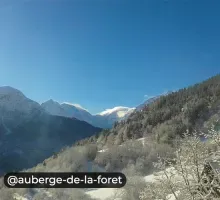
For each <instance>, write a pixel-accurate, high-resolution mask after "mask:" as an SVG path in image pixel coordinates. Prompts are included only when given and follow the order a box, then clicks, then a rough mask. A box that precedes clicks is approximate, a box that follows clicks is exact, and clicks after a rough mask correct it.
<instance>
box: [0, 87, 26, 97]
mask: <svg viewBox="0 0 220 200" xmlns="http://www.w3.org/2000/svg"><path fill="white" fill-rule="evenodd" d="M0 95H1V96H2V95H19V96H22V97H24V94H23V93H22V92H21V91H19V90H17V89H15V88H13V87H10V86H2V87H0Z"/></svg>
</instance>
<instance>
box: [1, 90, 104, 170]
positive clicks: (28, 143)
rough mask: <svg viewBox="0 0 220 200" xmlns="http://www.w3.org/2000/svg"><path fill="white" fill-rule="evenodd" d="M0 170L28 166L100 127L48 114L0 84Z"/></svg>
mask: <svg viewBox="0 0 220 200" xmlns="http://www.w3.org/2000/svg"><path fill="white" fill-rule="evenodd" d="M0 116H1V117H0V171H1V172H7V171H12V170H21V169H23V168H29V167H32V166H34V165H36V164H37V163H39V162H42V161H43V160H44V159H45V158H47V157H49V156H51V155H52V154H53V153H54V152H57V151H59V150H60V149H61V148H63V147H64V146H66V145H72V144H73V143H74V142H75V141H77V140H79V139H82V138H85V137H88V136H92V135H94V134H96V133H98V132H100V131H101V129H100V128H96V127H93V126H92V125H90V124H88V123H86V122H84V121H80V120H78V119H75V118H66V117H62V116H52V115H49V114H48V113H46V112H45V110H44V109H43V108H42V106H41V105H40V104H38V103H37V102H35V101H32V100H30V99H28V98H27V97H26V96H25V95H24V94H22V92H20V91H19V90H16V89H14V88H11V87H8V86H6V87H0Z"/></svg>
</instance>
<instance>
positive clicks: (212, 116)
mask: <svg viewBox="0 0 220 200" xmlns="http://www.w3.org/2000/svg"><path fill="white" fill-rule="evenodd" d="M150 101H152V99H151V100H150ZM219 118H220V75H217V76H214V77H212V78H209V79H208V80H206V81H203V82H201V83H198V84H195V85H192V86H190V87H187V88H183V89H180V90H178V91H175V92H172V93H169V94H167V95H162V96H160V97H158V98H157V99H156V100H155V99H153V102H150V104H148V106H146V107H145V106H144V107H143V108H142V109H141V110H139V111H138V110H137V111H135V112H132V113H131V114H130V115H129V116H128V118H127V119H126V120H123V121H121V122H119V123H117V124H116V126H114V127H113V128H112V129H110V130H103V132H101V133H100V134H99V135H95V136H92V137H90V138H87V139H84V140H82V141H78V142H77V144H80V145H82V144H88V143H91V142H92V143H93V142H95V141H99V143H100V145H104V146H106V145H107V146H109V145H112V144H121V143H123V142H125V141H127V140H130V139H132V138H133V139H138V138H142V137H146V136H152V137H154V138H155V139H156V140H157V141H158V142H160V143H172V142H173V140H174V139H175V138H176V137H182V136H183V133H185V132H186V131H188V132H189V133H192V132H193V131H194V130H198V131H202V132H204V133H208V131H207V130H208V129H210V128H211V126H212V125H214V126H215V128H216V129H217V128H218V127H220V123H219Z"/></svg>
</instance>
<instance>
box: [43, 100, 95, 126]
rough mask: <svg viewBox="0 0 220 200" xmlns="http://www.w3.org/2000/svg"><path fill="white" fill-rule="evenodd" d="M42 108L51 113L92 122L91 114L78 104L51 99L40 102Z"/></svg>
mask: <svg viewBox="0 0 220 200" xmlns="http://www.w3.org/2000/svg"><path fill="white" fill-rule="evenodd" d="M41 106H42V108H43V109H45V111H46V112H47V113H49V114H51V115H57V116H63V117H70V118H76V119H79V120H81V121H86V122H88V123H90V124H94V119H93V116H92V115H91V114H90V113H89V112H88V111H87V110H86V109H84V108H82V107H81V106H80V105H77V104H71V103H68V102H64V103H61V104H60V103H58V102H56V101H54V100H52V99H50V100H48V101H46V102H44V103H42V104H41Z"/></svg>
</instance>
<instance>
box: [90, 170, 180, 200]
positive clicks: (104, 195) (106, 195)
mask: <svg viewBox="0 0 220 200" xmlns="http://www.w3.org/2000/svg"><path fill="white" fill-rule="evenodd" d="M166 172H167V174H168V176H169V175H171V174H172V175H173V174H176V173H175V170H174V168H172V167H171V168H167V169H166ZM163 177H164V172H163V171H161V172H158V173H155V174H151V175H148V176H145V177H143V178H144V180H145V181H146V182H151V183H152V182H156V181H157V180H158V179H159V178H163ZM176 178H178V175H176ZM116 192H117V193H118V194H120V193H122V192H123V189H113V188H99V189H95V190H91V191H87V192H86V194H88V195H90V196H91V197H92V198H96V199H98V200H108V199H110V198H112V199H114V200H116V199H117V200H120V197H119V198H113V197H114V196H115V194H116ZM178 194H179V192H177V195H178ZM167 200H175V197H174V195H172V194H170V195H168V196H167Z"/></svg>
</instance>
